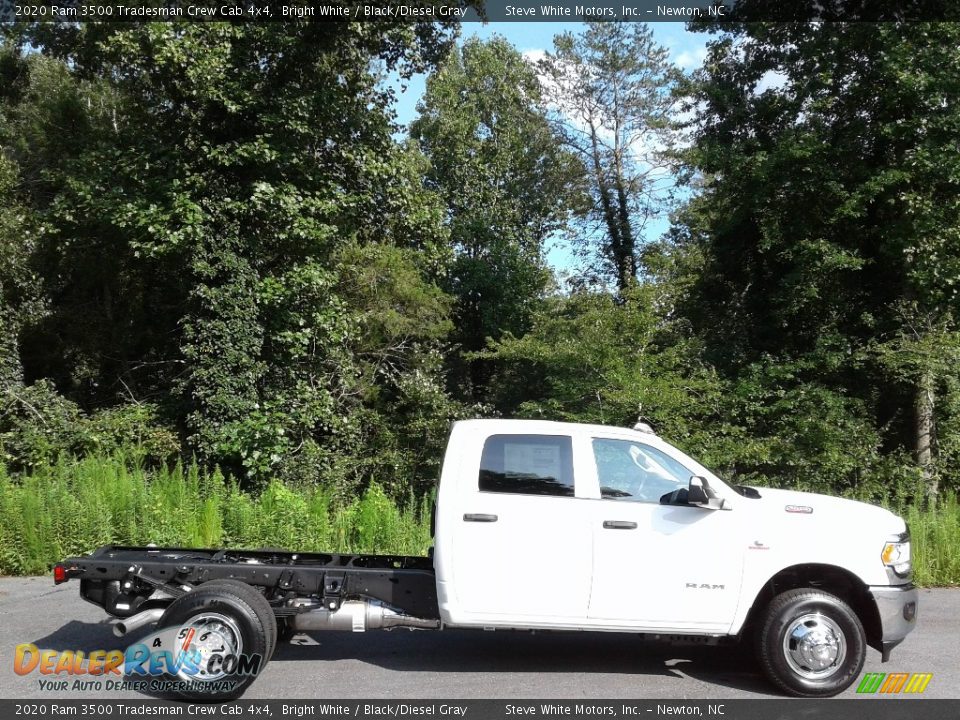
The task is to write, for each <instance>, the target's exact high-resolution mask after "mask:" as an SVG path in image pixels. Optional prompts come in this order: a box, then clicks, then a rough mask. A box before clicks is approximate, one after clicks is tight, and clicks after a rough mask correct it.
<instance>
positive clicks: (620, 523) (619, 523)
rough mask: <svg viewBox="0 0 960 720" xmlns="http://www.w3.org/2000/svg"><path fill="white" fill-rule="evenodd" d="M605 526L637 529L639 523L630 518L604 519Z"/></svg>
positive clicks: (615, 528) (607, 527)
mask: <svg viewBox="0 0 960 720" xmlns="http://www.w3.org/2000/svg"><path fill="white" fill-rule="evenodd" d="M603 527H604V529H606V530H636V529H637V524H636V523H635V522H631V521H629V520H604V521H603Z"/></svg>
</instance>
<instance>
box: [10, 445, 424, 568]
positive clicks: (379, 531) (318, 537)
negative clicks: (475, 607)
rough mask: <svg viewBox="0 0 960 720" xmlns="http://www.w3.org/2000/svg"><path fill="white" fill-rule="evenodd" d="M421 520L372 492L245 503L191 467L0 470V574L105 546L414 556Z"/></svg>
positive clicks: (279, 494)
mask: <svg viewBox="0 0 960 720" xmlns="http://www.w3.org/2000/svg"><path fill="white" fill-rule="evenodd" d="M428 512H429V507H428V506H426V505H425V506H423V507H416V505H415V504H408V506H407V507H404V508H403V509H399V508H398V507H397V505H396V504H395V503H394V501H392V500H391V499H390V498H388V497H387V496H386V495H385V494H384V492H383V490H382V489H380V488H379V487H378V486H376V485H372V486H371V487H370V488H369V489H368V490H367V491H366V492H365V493H364V494H363V495H362V496H361V497H360V498H358V499H356V500H354V501H352V502H350V503H348V504H346V505H339V504H336V503H334V502H333V500H332V499H331V496H330V494H329V493H328V492H327V491H325V490H323V489H321V488H303V489H295V488H292V487H290V486H288V485H285V484H283V483H280V482H272V483H270V484H269V485H268V486H267V487H265V488H264V490H263V491H262V492H260V493H259V494H250V493H247V492H244V491H242V490H240V488H239V487H238V485H237V484H236V482H234V481H232V480H229V479H228V480H226V481H225V480H224V477H223V476H222V475H221V474H220V472H219V471H214V472H212V473H206V472H203V471H201V470H200V469H199V467H198V466H197V465H196V464H195V463H191V464H190V465H187V466H181V465H176V466H172V467H167V466H163V467H160V468H158V469H155V470H146V469H144V468H143V467H142V466H141V465H139V464H138V463H137V462H135V461H131V460H129V459H127V458H124V457H122V456H120V455H113V456H110V457H107V456H90V457H88V458H86V459H84V460H70V461H67V460H62V461H60V462H58V463H56V464H54V465H47V466H44V467H42V468H38V469H37V470H36V471H35V472H33V473H30V474H26V475H23V476H21V477H19V478H17V479H16V480H13V479H11V478H10V477H9V476H8V475H7V473H6V471H5V470H3V469H2V465H0V574H4V575H6V574H12V575H30V574H40V573H45V572H48V571H49V569H50V567H51V566H52V565H53V563H55V562H58V561H59V560H62V559H63V558H64V557H68V556H71V555H78V554H84V553H87V552H90V551H91V550H92V549H94V548H95V547H98V546H100V545H103V544H107V543H116V544H128V545H130V544H133V545H145V544H147V543H155V544H157V545H161V546H164V545H166V546H184V547H221V546H228V547H233V548H252V549H256V548H261V547H284V548H293V549H296V550H300V551H318V552H331V551H336V552H362V553H385V554H412V555H422V554H424V553H425V552H426V550H427V547H428V546H429V544H430V541H431V540H430V532H429V528H428V527H427V523H428V519H429V515H428Z"/></svg>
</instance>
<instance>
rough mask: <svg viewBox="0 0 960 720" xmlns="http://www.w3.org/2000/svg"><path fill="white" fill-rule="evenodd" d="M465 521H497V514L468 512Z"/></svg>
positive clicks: (464, 517)
mask: <svg viewBox="0 0 960 720" xmlns="http://www.w3.org/2000/svg"><path fill="white" fill-rule="evenodd" d="M463 521H464V522H496V521H497V516H496V515H488V514H487V513H467V514H465V515H464V516H463Z"/></svg>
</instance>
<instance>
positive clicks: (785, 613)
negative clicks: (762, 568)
mask: <svg viewBox="0 0 960 720" xmlns="http://www.w3.org/2000/svg"><path fill="white" fill-rule="evenodd" d="M756 640H757V658H758V660H759V661H760V666H761V667H762V668H763V671H764V673H765V674H766V675H767V677H768V678H770V680H771V681H772V682H773V683H774V684H775V685H776V686H777V687H779V688H780V689H781V690H783V691H784V692H786V693H787V694H789V695H793V696H795V697H808V698H817V697H831V696H833V695H836V694H837V693H840V692H843V691H844V690H846V689H847V688H848V687H850V685H852V684H853V682H854V680H856V679H857V677H858V676H859V675H860V671H861V670H862V669H863V663H864V660H865V659H866V655H867V640H866V635H865V634H864V632H863V625H862V624H861V622H860V619H859V618H858V617H857V615H856V613H855V612H853V610H851V609H850V606H849V605H847V604H846V603H845V602H844V601H843V600H841V599H840V598H838V597H836V596H835V595H831V594H830V593H827V592H823V591H822V590H815V589H813V588H800V589H797V590H788V591H787V592H784V593H782V594H780V595H777V596H776V597H775V598H774V599H773V600H771V601H770V605H768V606H767V609H766V611H765V612H764V613H763V616H762V618H761V622H760V626H759V632H758V633H757V638H756Z"/></svg>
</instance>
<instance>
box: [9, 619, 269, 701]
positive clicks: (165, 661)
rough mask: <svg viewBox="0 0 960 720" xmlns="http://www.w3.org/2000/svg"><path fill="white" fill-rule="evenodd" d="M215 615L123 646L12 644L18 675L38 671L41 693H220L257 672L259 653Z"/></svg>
mask: <svg viewBox="0 0 960 720" xmlns="http://www.w3.org/2000/svg"><path fill="white" fill-rule="evenodd" d="M232 630H234V628H231V627H228V626H227V625H225V624H223V623H222V622H221V621H220V618H219V617H218V616H210V617H205V618H200V620H199V622H191V623H190V624H189V625H185V626H183V627H180V628H165V629H164V630H161V631H159V632H157V633H154V634H151V635H149V636H147V637H145V638H144V639H143V640H141V641H139V642H137V643H134V644H133V645H130V646H129V647H127V648H126V649H125V650H96V649H95V650H47V649H41V648H38V647H37V646H36V645H34V644H33V643H22V644H20V645H17V646H16V649H15V652H14V662H13V669H14V672H15V673H16V674H17V675H31V674H36V676H37V680H38V684H39V686H40V689H41V690H44V691H63V690H75V691H86V692H92V691H93V692H103V691H111V690H135V691H141V692H144V691H151V692H188V691H189V692H193V693H197V692H199V693H208V692H209V693H224V692H229V691H230V690H232V689H233V687H235V686H236V685H237V684H238V683H239V682H240V681H241V680H242V679H243V678H244V677H247V676H251V675H252V676H256V675H257V674H258V673H259V671H260V668H261V666H262V664H263V657H262V656H261V655H259V654H247V653H243V652H242V647H240V643H239V642H238V639H239V638H238V635H239V633H237V634H234V633H233V632H231V631H232Z"/></svg>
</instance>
